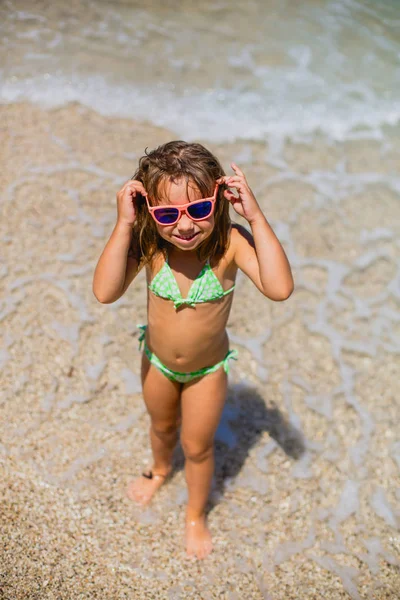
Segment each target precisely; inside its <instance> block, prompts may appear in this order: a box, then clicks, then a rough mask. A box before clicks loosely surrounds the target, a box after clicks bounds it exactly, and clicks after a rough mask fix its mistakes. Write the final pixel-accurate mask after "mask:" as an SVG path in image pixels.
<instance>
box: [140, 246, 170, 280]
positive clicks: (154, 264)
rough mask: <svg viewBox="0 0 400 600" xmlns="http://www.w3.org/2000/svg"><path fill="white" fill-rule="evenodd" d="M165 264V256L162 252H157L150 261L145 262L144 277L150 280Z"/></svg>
mask: <svg viewBox="0 0 400 600" xmlns="http://www.w3.org/2000/svg"><path fill="white" fill-rule="evenodd" d="M164 264H165V256H164V254H163V252H157V253H156V254H155V255H154V256H153V257H152V258H151V259H150V260H148V261H146V263H145V266H146V275H147V277H148V279H152V278H153V277H154V275H156V273H158V271H160V269H161V268H162V267H163V265H164Z"/></svg>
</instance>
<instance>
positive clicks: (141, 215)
mask: <svg viewBox="0 0 400 600" xmlns="http://www.w3.org/2000/svg"><path fill="white" fill-rule="evenodd" d="M222 175H225V173H224V170H223V168H222V166H221V164H220V162H219V160H218V159H217V158H216V157H215V156H214V155H213V154H212V153H211V152H210V151H209V150H207V148H205V147H204V146H202V144H198V143H188V142H184V141H182V140H177V141H172V142H168V143H167V144H163V145H162V146H158V148H155V150H152V151H150V152H148V151H147V148H146V150H145V154H144V156H142V157H141V158H140V160H139V167H138V169H137V170H136V172H135V174H134V175H133V177H132V179H136V180H138V181H141V182H142V183H143V186H144V188H145V189H146V191H147V193H148V198H149V202H150V204H153V205H155V204H158V203H163V202H165V200H166V199H165V197H164V194H163V190H164V187H165V186H164V185H163V184H164V183H166V182H167V181H170V182H177V181H179V180H181V179H182V178H183V179H186V183H187V185H188V186H189V185H191V184H193V185H194V186H195V187H196V188H198V190H199V191H200V197H202V198H206V197H209V196H212V194H213V192H214V188H215V182H216V180H217V179H219V177H222ZM224 189H225V186H224V185H221V186H219V189H218V194H217V202H216V204H215V210H214V222H215V224H214V228H213V231H212V233H211V235H210V236H209V237H208V238H207V239H206V240H205V241H204V242H203V243H202V244H201V245H200V246H199V247H198V249H197V253H198V256H199V259H200V260H205V259H206V258H208V259H209V260H210V261H213V260H216V261H217V262H218V260H220V258H221V257H222V256H223V255H224V254H225V252H226V249H227V246H228V239H229V228H230V218H229V203H228V201H227V200H226V199H225V197H224V195H223V190H224ZM137 210H138V214H137V219H136V221H135V224H134V226H133V239H132V254H133V255H134V256H135V258H136V259H137V260H141V261H145V262H150V261H151V260H152V258H153V257H154V256H155V255H156V254H157V253H158V252H163V253H164V254H165V253H166V249H167V247H168V242H167V241H166V240H164V239H163V238H162V237H161V236H160V235H159V234H158V231H157V227H156V224H155V223H154V220H153V219H152V217H151V216H150V214H149V212H148V210H147V206H146V202H138V204H137ZM135 248H139V255H137V252H136V253H135Z"/></svg>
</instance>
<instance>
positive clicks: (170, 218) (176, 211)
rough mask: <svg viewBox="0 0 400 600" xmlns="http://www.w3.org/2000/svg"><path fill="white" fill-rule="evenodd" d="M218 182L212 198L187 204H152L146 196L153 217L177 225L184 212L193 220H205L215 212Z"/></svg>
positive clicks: (160, 223) (165, 223) (162, 222)
mask: <svg viewBox="0 0 400 600" xmlns="http://www.w3.org/2000/svg"><path fill="white" fill-rule="evenodd" d="M218 185H219V184H218V183H217V184H216V186H215V190H214V195H213V196H211V197H210V198H201V199H200V200H194V201H193V202H188V203H187V204H181V205H179V206H171V205H170V204H162V205H158V206H150V204H149V200H148V198H147V196H146V202H147V208H148V209H149V213H150V214H151V216H152V217H153V219H154V220H155V221H156V223H158V224H159V225H175V223H177V222H178V221H179V219H180V218H181V215H182V213H185V214H186V215H187V216H188V217H189V219H192V221H203V219H207V218H208V217H209V216H211V215H212V213H213V212H214V206H215V201H216V199H217V191H218Z"/></svg>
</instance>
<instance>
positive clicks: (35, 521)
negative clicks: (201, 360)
mask: <svg viewBox="0 0 400 600" xmlns="http://www.w3.org/2000/svg"><path fill="white" fill-rule="evenodd" d="M0 114H1V123H2V142H3V143H2V144H1V148H0V156H1V164H2V169H1V172H0V185H1V189H2V205H1V211H2V212H1V216H2V218H1V223H0V235H1V240H2V251H1V262H0V280H1V289H2V292H1V304H0V322H1V330H0V341H1V346H0V366H1V367H2V386H1V395H0V423H1V426H0V427H1V431H0V440H1V441H0V464H1V471H2V487H1V492H0V493H1V519H2V524H1V530H2V559H1V567H0V574H1V578H0V589H2V596H1V597H3V598H5V599H7V600H8V599H9V600H11V599H12V600H19V599H21V600H22V599H24V600H25V599H28V598H32V599H33V598H41V599H42V598H46V599H47V598H48V599H51V598H54V599H56V598H57V599H59V598H62V599H64V598H65V599H66V598H97V597H99V598H100V597H101V598H129V599H131V598H135V599H138V600H141V599H150V598H157V599H160V600H164V599H165V600H170V599H172V600H175V599H180V598H182V599H183V598H184V599H185V600H186V599H196V600H197V599H199V598H201V599H202V600H203V599H204V600H209V599H210V600H211V599H214V598H220V599H226V600H235V599H237V600H239V599H240V600H241V599H252V600H253V599H254V600H261V599H263V598H264V599H272V600H292V599H293V600H295V599H296V600H299V599H305V600H309V599H311V598H312V599H314V598H315V599H319V598H327V599H335V600H336V599H341V598H343V599H347V598H355V599H357V598H363V599H364V598H365V599H373V600H381V599H390V600H393V599H395V598H398V597H400V592H399V590H400V569H399V567H400V533H399V524H400V510H399V500H400V477H399V475H400V441H399V436H398V423H399V420H400V414H399V413H400V410H399V401H398V397H397V396H398V381H399V376H400V372H399V371H400V369H399V362H400V359H399V352H400V341H399V340H400V288H399V282H398V260H399V239H400V237H399V233H400V202H399V194H398V192H399V189H400V186H399V180H398V176H397V173H396V169H397V165H398V164H399V158H400V149H399V145H398V143H397V141H396V140H397V138H395V137H393V143H392V145H390V146H388V147H386V148H385V149H384V150H382V145H381V144H379V143H378V142H376V143H375V142H367V141H363V142H351V143H350V142H348V143H343V144H334V145H333V144H329V143H328V142H327V141H326V140H322V139H316V140H315V141H314V143H313V144H312V145H311V144H305V143H302V144H300V143H299V144H294V143H292V144H287V145H286V146H285V147H284V149H283V151H282V154H281V155H280V156H278V157H277V156H275V155H274V149H272V148H268V147H267V146H266V145H265V144H262V143H258V144H257V143H253V142H248V143H246V142H241V143H236V144H230V145H229V144H225V145H217V144H208V143H207V140H204V142H205V143H206V144H207V145H208V146H209V147H210V149H211V150H213V151H214V152H215V153H216V154H217V155H218V156H219V157H220V159H221V160H222V162H223V164H224V166H225V167H226V168H228V166H229V162H230V161H231V160H235V161H236V162H237V163H238V164H239V165H240V166H242V167H243V169H244V170H245V173H246V175H247V177H248V180H249V182H250V184H251V186H252V188H253V190H254V191H255V193H256V195H257V198H258V199H259V201H260V203H261V205H262V207H263V210H264V211H265V214H266V215H267V217H268V218H269V219H270V220H271V222H272V224H273V225H274V227H275V229H276V231H277V233H278V235H279V237H280V239H281V240H282V242H283V244H284V246H285V249H286V250H287V252H288V255H289V257H290V260H291V262H292V265H293V271H294V276H295V281H296V291H295V293H294V294H293V295H292V297H291V298H290V299H289V300H288V301H287V302H285V303H273V302H271V301H268V300H267V299H265V298H264V297H262V296H261V294H259V292H258V291H257V290H256V289H255V288H254V286H252V284H251V283H250V282H248V281H246V280H245V279H244V278H243V277H241V278H239V281H238V286H237V291H236V292H235V296H236V297H235V300H234V307H233V310H232V314H231V317H230V321H229V334H230V337H231V341H232V347H234V348H237V349H238V350H239V353H240V357H239V361H238V362H237V363H235V365H234V367H233V372H232V376H231V382H230V390H229V395H228V398H227V404H226V410H225V411H224V415H223V418H222V422H221V426H220V428H219V430H218V434H217V440H216V462H217V464H216V476H215V481H214V487H213V493H212V496H211V499H210V506H209V509H210V512H209V517H208V518H209V525H210V528H211V531H212V534H213V539H214V544H215V548H214V551H213V553H212V554H211V555H210V556H209V557H208V558H207V559H206V560H205V561H203V562H200V561H197V562H195V563H193V562H191V561H188V560H187V559H186V558H185V553H184V546H183V533H184V532H183V523H184V508H185V501H186V484H185V479H184V472H183V455H182V451H181V449H180V448H179V447H178V448H177V450H176V453H175V457H174V466H175V473H174V475H173V478H172V480H171V481H170V482H168V483H167V484H166V485H165V486H164V487H163V488H161V490H160V492H159V494H158V496H157V497H156V498H155V500H154V501H153V503H152V505H151V506H150V507H148V508H145V509H143V508H141V507H138V506H136V505H133V504H132V503H131V502H130V501H129V500H128V498H127V497H126V496H125V490H126V485H127V483H128V482H129V481H130V480H131V479H132V478H134V477H136V476H137V475H138V474H139V473H140V472H141V471H142V470H143V468H144V467H145V466H147V465H149V464H150V461H151V453H150V447H149V440H148V427H149V418H148V415H147V413H146V411H145V408H144V404H143V401H142V399H141V394H140V382H139V377H138V375H139V363H140V354H139V352H138V349H137V338H138V333H137V328H136V324H137V323H143V322H145V321H146V297H145V296H146V291H145V285H144V280H143V277H141V278H140V279H139V281H138V282H137V283H136V284H135V286H134V287H131V289H130V290H129V291H128V293H127V294H126V295H125V296H124V297H123V298H122V299H121V300H120V301H118V302H117V303H116V304H114V305H110V306H103V305H100V304H99V303H98V302H97V301H96V300H95V298H94V296H93V295H92V291H91V281H92V274H93V269H94V267H95V264H96V261H97V259H98V257H99V254H100V252H101V250H102V248H103V246H104V243H105V240H106V238H107V236H108V235H109V233H110V232H111V229H112V226H113V223H114V219H115V194H116V192H117V190H118V189H119V187H120V185H121V184H122V183H123V182H124V181H125V180H126V179H127V178H129V177H130V176H131V174H133V172H134V170H135V167H136V162H137V159H138V157H139V156H140V155H141V154H142V153H143V150H144V148H145V147H150V148H151V147H153V146H155V145H158V144H160V143H163V142H165V141H168V140H170V139H172V138H174V137H176V136H175V135H174V134H172V133H171V132H169V131H166V130H162V129H159V128H156V127H154V126H152V125H150V124H143V123H135V122H132V121H130V120H119V119H111V118H105V117H103V116H100V115H98V114H96V113H95V112H93V111H91V110H89V109H86V108H84V107H82V106H80V105H70V106H67V107H65V108H62V109H57V110H52V111H44V110H41V109H39V108H37V107H33V106H31V105H11V106H1V107H0Z"/></svg>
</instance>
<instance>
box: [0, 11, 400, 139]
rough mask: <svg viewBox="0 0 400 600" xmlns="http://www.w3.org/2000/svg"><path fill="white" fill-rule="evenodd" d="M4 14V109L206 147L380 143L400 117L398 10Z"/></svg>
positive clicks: (2, 97) (8, 12) (2, 95)
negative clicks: (51, 109)
mask: <svg viewBox="0 0 400 600" xmlns="http://www.w3.org/2000/svg"><path fill="white" fill-rule="evenodd" d="M1 16H2V18H1V25H0V33H1V46H2V50H3V52H5V53H7V60H6V62H5V63H3V66H2V69H1V71H0V76H1V81H2V86H1V95H0V99H2V100H3V101H15V100H21V99H24V100H29V101H32V100H33V101H37V102H39V103H41V104H46V105H48V106H54V105H60V104H65V103H66V102H68V101H78V102H82V103H84V104H87V105H88V106H92V107H94V108H96V110H98V111H100V112H101V113H102V114H105V115H107V114H108V115H110V114H114V115H118V116H129V117H132V118H135V119H144V120H149V121H151V122H153V123H156V124H157V125H162V126H165V127H168V128H169V129H172V130H173V131H175V132H176V133H177V134H178V135H179V136H183V137H186V138H199V137H200V138H203V139H208V140H213V139H218V140H232V139H235V138H247V139H260V140H267V139H269V138H270V137H271V136H274V137H276V138H281V137H282V136H288V137H291V138H292V137H298V136H304V135H308V134H311V133H315V132H317V131H321V132H323V133H326V134H328V135H329V136H330V137H331V138H333V139H348V138H349V137H353V136H356V137H359V136H363V135H368V136H369V135H374V136H381V135H382V127H383V126H384V125H386V124H389V125H393V124H396V123H397V122H398V120H399V117H400V106H399V100H400V98H399V94H400V93H399V89H400V66H399V52H400V34H399V27H400V10H399V7H398V3H397V2H389V1H387V0H385V1H383V2H376V1H375V2H373V1H371V0H369V1H364V2H356V1H353V0H341V1H336V2H332V1H329V0H319V1H314V0H306V1H304V2H301V3H294V2H288V1H286V2H280V3H279V4H278V3H276V2H272V0H269V1H267V2H265V1H261V0H252V1H250V2H246V4H245V5H243V3H240V2H237V1H235V2H224V1H221V2H210V1H206V2H202V3H201V9H200V10H199V8H198V6H197V5H196V4H194V3H193V2H191V1H185V2H159V3H158V2H152V3H151V6H149V3H148V2H135V1H129V2H109V1H101V2H85V3H84V4H82V3H80V2H69V3H67V4H66V3H64V2H57V1H56V2H51V3H50V2H35V3H27V2H24V1H21V2H18V1H12V0H10V1H8V2H6V3H4V4H3V6H2V9H1ZM1 46H0V47H1Z"/></svg>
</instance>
